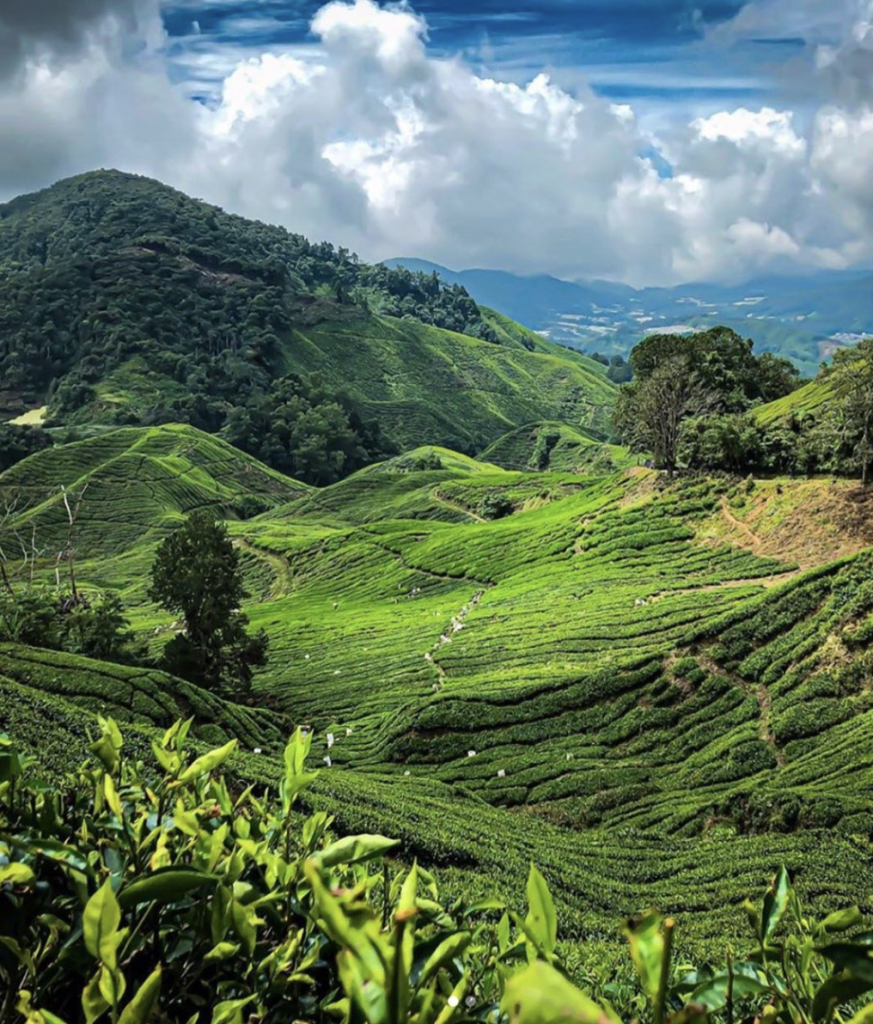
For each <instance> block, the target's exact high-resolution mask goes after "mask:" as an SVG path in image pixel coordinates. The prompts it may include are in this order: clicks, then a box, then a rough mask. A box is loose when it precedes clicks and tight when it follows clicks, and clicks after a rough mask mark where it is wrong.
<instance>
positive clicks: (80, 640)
mask: <svg viewBox="0 0 873 1024" xmlns="http://www.w3.org/2000/svg"><path fill="white" fill-rule="evenodd" d="M129 626H130V623H129V621H128V619H127V616H126V614H125V611H124V605H123V604H122V601H121V599H120V598H119V597H118V595H117V594H111V593H109V594H101V595H98V596H96V597H90V596H86V595H82V594H79V595H78V596H77V597H75V598H74V597H73V595H72V594H70V593H68V592H58V591H55V590H53V589H50V588H48V587H45V588H42V587H35V588H34V587H28V588H25V589H21V590H17V589H15V588H13V587H8V588H6V587H4V588H3V589H2V590H0V640H7V641H12V642H14V643H20V644H26V645H28V646H31V647H45V648H48V649H49V650H53V651H67V652H68V653H70V654H82V655H85V656H86V657H89V658H97V659H99V660H102V661H114V662H119V663H121V664H129V665H133V664H141V663H142V661H143V660H144V658H145V647H144V645H143V644H142V643H140V642H139V641H137V639H136V636H135V635H134V633H133V632H132V631H131V630H130V628H129Z"/></svg>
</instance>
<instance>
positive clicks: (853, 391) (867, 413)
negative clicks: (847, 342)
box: [817, 338, 873, 486]
mask: <svg viewBox="0 0 873 1024" xmlns="http://www.w3.org/2000/svg"><path fill="white" fill-rule="evenodd" d="M825 379H826V381H827V382H828V384H829V385H830V388H831V392H832V394H833V396H834V401H833V403H832V414H831V415H830V416H827V417H823V418H822V420H821V421H820V423H819V424H818V425H817V432H818V434H819V444H820V447H821V448H822V450H825V451H828V452H830V453H831V457H832V459H834V460H835V461H836V466H835V468H836V469H837V470H843V471H845V470H846V469H848V470H850V471H854V472H859V473H860V474H861V482H862V483H863V484H864V485H865V486H866V485H867V483H868V482H869V479H870V469H871V466H873V338H866V339H865V340H864V341H862V342H860V343H859V344H858V346H857V347H856V348H855V349H852V350H843V351H840V352H837V353H836V355H835V356H834V363H833V366H832V367H831V368H830V369H828V370H827V371H826V374H825Z"/></svg>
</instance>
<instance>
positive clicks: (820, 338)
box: [386, 258, 873, 376]
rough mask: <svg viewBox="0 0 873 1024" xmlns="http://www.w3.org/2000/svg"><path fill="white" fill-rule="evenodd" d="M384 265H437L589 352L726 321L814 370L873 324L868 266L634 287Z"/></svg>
mask: <svg viewBox="0 0 873 1024" xmlns="http://www.w3.org/2000/svg"><path fill="white" fill-rule="evenodd" d="M386 265H387V266H390V267H406V268H407V269H409V270H413V271H416V272H419V273H426V274H431V273H434V272H436V273H438V274H439V276H440V278H441V280H443V281H448V282H451V283H452V284H455V285H459V286H461V287H463V288H465V289H467V291H469V293H470V295H472V296H473V298H474V299H476V301H477V302H481V303H484V304H485V305H487V306H495V307H496V308H497V309H500V310H501V311H502V312H504V313H506V314H507V315H508V316H511V317H515V318H516V319H517V320H521V321H522V322H523V323H526V324H528V325H529V326H530V327H533V328H534V329H535V330H537V331H542V332H543V333H544V334H546V335H547V336H548V337H550V338H552V339H553V340H555V341H558V342H560V343H561V344H563V345H572V346H574V347H577V348H579V349H580V350H581V351H584V352H592V353H593V352H604V353H606V354H607V355H622V356H626V355H628V353H629V352H630V350H631V349H632V348H633V346H634V345H636V344H637V342H638V341H639V340H640V337H641V336H643V334H644V333H646V332H647V331H651V332H656V331H664V330H667V329H671V330H680V329H683V328H684V329H685V330H688V331H690V330H706V329H708V328H711V327H714V326H717V325H721V326H725V327H730V328H732V329H733V330H735V331H736V332H737V333H739V334H743V335H746V334H751V335H752V336H753V337H754V338H755V341H756V344H757V347H758V348H759V350H760V351H763V352H772V353H774V354H775V355H779V356H784V357H786V358H789V359H791V361H792V362H793V363H794V364H795V366H797V368H798V369H799V370H800V371H801V372H802V373H803V374H804V375H807V376H812V375H813V374H814V373H815V372H816V370H817V369H818V366H819V364H820V362H821V360H822V359H824V358H826V357H827V356H829V355H831V354H832V353H833V352H834V350H835V349H838V348H841V347H846V346H850V345H852V344H853V343H854V342H855V341H856V340H858V339H859V338H860V337H861V336H863V335H865V334H867V333H870V332H871V331H873V275H871V273H870V272H869V271H864V270H848V271H839V272H837V271H821V272H818V273H815V274H810V275H808V276H803V277H776V276H772V275H771V276H767V277H757V278H753V279H751V280H748V281H745V282H743V283H741V284H736V285H733V284H731V285H722V284H706V283H702V282H700V283H696V284H683V285H678V286H676V287H674V288H641V289H635V288H631V287H630V286H628V285H624V284H617V283H615V282H613V281H584V282H574V281H562V280H560V279H558V278H555V277H549V276H547V275H544V274H541V275H537V276H531V277H523V276H520V275H517V274H510V273H506V272H505V271H501V270H449V269H448V268H446V267H443V266H440V265H439V264H436V263H430V262H428V261H427V260H419V259H406V258H403V259H393V260H388V261H386Z"/></svg>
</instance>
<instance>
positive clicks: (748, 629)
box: [0, 427, 873, 951]
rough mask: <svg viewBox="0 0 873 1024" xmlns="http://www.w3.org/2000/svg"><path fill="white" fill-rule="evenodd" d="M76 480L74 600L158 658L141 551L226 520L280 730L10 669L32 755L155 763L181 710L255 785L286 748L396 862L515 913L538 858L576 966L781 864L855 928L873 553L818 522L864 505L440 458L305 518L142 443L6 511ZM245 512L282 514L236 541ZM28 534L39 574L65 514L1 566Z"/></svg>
mask: <svg viewBox="0 0 873 1024" xmlns="http://www.w3.org/2000/svg"><path fill="white" fill-rule="evenodd" d="M183 459H184V461H183ZM419 464H426V465H428V467H429V468H426V469H416V468H414V467H415V466H416V465H419ZM195 467H196V468H195ZM85 479H87V480H88V481H89V485H88V489H87V491H85V494H84V498H83V502H82V506H81V513H80V519H79V521H78V523H77V536H78V539H77V548H78V550H79V561H78V565H77V574H78V578H79V583H80V586H81V587H82V588H83V591H84V592H88V591H89V590H91V589H103V588H106V587H111V588H113V589H118V591H119V592H120V593H121V594H122V595H123V596H124V599H125V602H126V604H127V606H128V609H129V613H130V615H131V618H132V622H133V625H134V627H135V629H136V631H137V633H138V634H139V635H141V636H142V637H143V638H145V639H146V640H147V642H148V643H149V645H150V647H151V648H152V650H153V651H154V652H155V653H157V651H158V649H159V646H158V645H160V644H161V643H162V642H163V641H164V639H165V637H166V636H167V632H166V631H167V630H168V629H170V628H171V626H172V623H171V622H170V621H169V619H168V617H167V615H166V614H162V613H160V612H159V610H158V609H156V608H155V606H154V605H152V604H151V603H150V602H149V601H148V600H147V598H146V595H145V586H144V577H145V576H146V574H147V572H148V567H149V565H150V562H151V559H152V558H153V557H154V551H155V547H156V544H157V542H158V541H159V539H160V538H161V537H162V536H164V535H166V532H167V530H169V529H171V528H172V527H173V525H174V523H175V522H177V521H178V517H179V516H180V515H182V514H184V513H186V512H188V511H190V510H191V509H192V508H195V507H201V506H202V505H203V503H206V504H207V505H209V506H210V507H212V508H214V509H215V510H216V512H217V513H218V514H221V515H224V516H226V517H229V518H228V519H227V521H228V526H229V530H230V535H231V537H232V538H233V540H234V543H235V544H236V545H237V547H238V549H239V551H240V553H241V555H242V558H243V566H244V570H245V579H246V583H247V587H248V590H249V593H250V595H251V598H250V601H249V602H248V603H247V607H246V611H247V612H248V614H249V615H250V617H251V620H252V625H253V627H255V628H264V629H265V630H266V632H267V633H268V635H269V637H270V661H269V665H268V667H267V669H266V670H265V671H262V672H260V673H259V674H258V675H257V676H256V679H255V686H254V704H255V705H261V706H262V708H264V709H267V708H268V709H269V710H260V711H258V710H256V709H253V710H249V709H246V708H239V709H237V710H232V706H231V705H228V704H222V703H221V701H216V700H215V699H214V698H209V697H207V696H206V695H204V696H202V697H200V696H197V697H195V696H194V694H195V693H196V692H197V691H196V688H191V687H190V685H189V684H181V683H178V682H176V681H171V680H170V679H168V678H167V677H164V680H165V681H163V682H162V681H161V678H160V675H159V674H156V673H154V672H152V673H151V674H147V673H143V672H142V671H139V670H131V669H120V668H112V667H111V666H108V665H106V664H97V663H94V662H89V661H87V660H86V659H81V658H75V657H73V656H71V655H62V654H56V653H50V652H46V653H44V654H39V653H38V652H34V651H31V650H29V649H26V648H21V647H16V646H15V645H14V644H13V645H9V644H6V645H4V647H3V649H2V651H0V676H2V677H3V683H2V686H3V687H5V688H6V689H5V692H7V693H15V694H22V695H26V696H24V697H23V699H21V698H17V699H16V700H14V701H13V700H8V701H6V700H4V701H3V703H2V710H0V728H2V729H5V730H6V731H8V732H10V733H17V734H18V735H20V736H21V738H22V742H24V743H25V745H26V746H27V745H28V744H30V743H32V744H33V747H32V749H33V751H34V752H35V753H36V754H37V756H40V755H41V754H43V755H44V754H45V753H46V752H52V754H53V756H54V754H55V752H58V751H60V750H64V749H65V748H66V747H67V745H68V744H67V740H66V739H65V735H66V732H67V730H68V729H69V730H72V731H73V733H74V734H81V731H82V728H83V723H84V721H85V720H84V718H83V712H85V711H90V712H92V713H93V712H94V711H97V710H99V711H101V712H102V713H106V712H111V713H112V714H113V715H114V716H116V717H117V718H118V719H119V720H120V721H131V722H133V723H136V724H137V728H143V729H145V731H146V733H147V732H148V728H149V723H150V722H154V723H155V724H156V725H157V724H163V723H165V722H166V721H167V720H168V719H170V718H172V716H173V715H174V714H175V713H176V712H175V711H174V707H179V708H180V711H181V713H183V714H193V715H194V717H195V722H196V723H197V724H196V726H195V728H196V729H197V732H198V735H201V736H202V737H203V738H204V739H206V738H208V739H210V740H212V741H213V742H218V741H220V740H221V739H222V738H223V737H229V736H237V737H239V738H240V740H241V742H242V748H241V751H240V754H239V755H237V757H236V759H235V770H236V771H238V772H240V773H241V774H242V775H243V776H244V777H249V776H250V777H252V778H257V777H262V776H264V773H266V775H267V776H269V774H270V772H271V770H272V769H271V767H270V766H271V764H274V763H275V761H276V758H278V756H279V754H280V752H281V746H282V743H283V739H282V737H283V735H286V734H287V730H288V729H289V728H291V727H292V726H294V725H304V726H306V727H307V728H309V729H311V730H313V734H314V737H315V739H314V750H313V753H314V760H315V761H316V762H318V761H320V760H322V759H323V758H324V759H327V758H328V756H329V762H328V761H327V760H325V761H324V763H323V764H322V766H321V773H320V777H319V780H318V782H317V783H316V785H315V788H314V790H313V793H312V796H311V798H310V799H311V801H312V806H313V807H324V808H327V809H330V811H331V813H333V814H335V815H337V820H338V822H339V823H340V825H341V827H342V828H343V829H344V830H347V831H377V832H381V833H383V834H386V835H390V836H392V837H395V838H399V839H401V840H402V843H403V850H404V855H405V856H407V857H412V856H416V855H417V856H418V857H419V858H421V859H422V860H424V861H425V862H426V863H428V864H432V865H435V866H438V867H439V868H440V869H441V876H442V877H443V880H444V883H445V884H449V885H450V886H452V887H457V890H458V891H464V892H476V893H480V894H482V895H487V894H488V893H490V892H491V891H493V890H500V891H509V892H512V891H515V890H517V888H518V886H519V885H520V880H521V878H522V876H523V875H524V873H525V871H526V864H527V862H528V861H529V860H530V859H531V858H533V859H534V860H535V861H536V863H537V864H538V865H539V866H540V867H541V869H542V870H543V871H544V872H545V873H546V876H547V877H548V879H549V881H550V883H551V884H552V885H553V887H554V890H555V896H556V899H558V900H559V904H560V908H561V911H560V912H561V921H562V934H565V935H567V936H574V935H575V936H579V937H581V936H592V935H594V936H601V937H602V938H603V939H604V940H606V939H607V937H608V936H609V934H611V933H612V930H613V929H614V928H616V927H617V924H618V922H619V920H620V919H621V917H623V916H625V915H627V914H629V913H631V912H633V911H634V909H636V908H638V907H639V906H640V905H641V904H642V903H643V902H644V901H656V902H657V903H659V904H660V905H662V906H664V907H669V908H670V909H671V911H672V912H674V913H676V914H677V915H680V917H681V920H682V924H683V933H682V934H683V938H682V941H683V942H684V943H686V944H687V945H686V946H683V948H687V949H688V950H689V951H695V950H700V949H707V948H708V943H709V942H711V941H713V940H714V939H715V938H716V937H717V936H718V937H723V936H724V934H726V931H725V930H726V929H727V931H731V929H732V928H734V927H736V925H737V921H736V917H735V913H734V907H735V904H736V902H737V900H739V898H740V896H741V895H742V893H743V892H744V891H746V890H747V889H748V888H749V887H750V886H752V885H753V884H755V883H756V882H758V881H760V879H763V878H765V877H766V876H767V874H768V872H770V871H771V870H774V868H775V867H778V865H779V863H783V862H784V863H786V864H787V865H788V866H790V867H791V868H792V869H794V870H795V871H796V873H797V878H798V882H799V884H800V886H801V888H802V890H803V892H804V896H805V898H807V899H810V900H811V901H812V902H813V904H814V905H818V904H819V903H821V904H822V905H824V904H827V903H833V901H834V900H837V901H839V900H841V899H852V900H862V901H865V900H866V895H865V892H866V891H869V889H868V888H867V887H865V884H864V881H863V880H864V879H866V878H867V876H868V872H869V866H868V862H867V857H866V853H865V847H864V844H863V843H861V842H860V841H859V840H858V838H857V837H858V835H859V834H861V833H866V832H867V831H868V830H869V829H870V827H871V825H873V821H871V820H870V815H869V809H868V808H869V801H868V798H867V795H866V794H867V792H868V790H869V785H870V772H871V766H873V758H871V756H870V755H869V754H868V753H865V751H866V750H867V748H868V746H869V741H868V739H867V737H868V736H869V735H870V716H871V714H873V704H871V700H873V694H871V691H870V688H869V682H870V679H871V678H873V675H871V673H870V670H869V659H870V642H871V637H873V634H871V630H870V623H871V622H873V589H871V583H870V582H869V580H870V573H869V565H868V561H869V555H868V554H865V553H864V549H865V548H866V547H867V546H868V545H869V543H870V538H869V536H868V534H867V528H866V521H865V520H860V519H859V520H858V522H857V524H856V525H855V526H854V527H848V528H844V529H843V530H841V531H840V533H839V535H836V534H835V533H834V532H833V531H832V530H830V529H829V527H828V524H827V522H822V523H821V524H819V525H816V521H815V519H814V517H812V516H810V515H808V514H806V513H808V512H809V506H810V501H811V496H812V494H813V493H814V494H816V495H818V496H819V498H820V500H821V501H823V502H825V501H830V502H831V503H832V504H833V507H837V506H838V505H839V503H840V502H841V501H842V502H850V501H851V495H850V488H851V486H852V485H849V484H847V485H844V486H843V485H833V486H832V485H828V484H827V483H826V482H824V481H821V482H814V483H813V482H810V483H804V482H802V481H790V480H785V479H783V480H779V481H763V482H761V483H759V484H756V485H755V486H754V487H751V488H749V487H747V485H739V484H736V483H733V484H731V483H730V482H729V481H724V482H721V483H719V482H716V481H713V480H709V481H706V480H697V481H694V480H687V481H680V482H677V483H675V484H672V485H671V484H668V483H667V482H666V481H665V480H663V479H661V478H659V476H658V474H656V473H655V472H653V471H651V470H645V469H634V470H631V471H621V470H619V471H616V472H613V473H611V474H607V475H605V476H585V475H579V474H568V473H560V472H548V471H546V472H540V473H533V472H519V471H516V470H505V469H502V468H500V467H499V466H495V465H493V464H488V463H486V462H479V461H476V460H474V459H470V458H468V457H464V456H459V455H456V454H454V453H451V452H450V451H448V450H445V449H436V448H434V449H420V450H418V451H417V452H413V453H411V454H409V455H407V456H404V457H398V458H397V459H395V460H394V462H393V463H392V462H390V461H389V462H387V463H384V464H380V465H376V466H372V467H369V468H367V469H365V470H362V471H360V472H359V473H357V474H354V475H352V476H351V477H349V478H347V479H346V480H344V481H342V482H340V483H338V484H335V485H333V486H331V487H328V488H322V489H317V490H316V489H312V488H306V487H302V486H301V485H299V484H296V483H295V482H294V481H291V480H286V479H281V478H280V477H279V475H278V474H275V473H271V472H269V471H267V470H265V469H264V468H262V467H261V468H259V467H258V466H257V464H255V463H252V462H251V461H249V460H247V459H246V458H245V457H244V456H242V455H241V453H234V452H233V450H232V449H229V448H227V447H224V446H220V445H218V444H217V442H216V441H215V440H213V439H211V438H209V437H208V436H206V435H204V434H202V433H200V432H198V431H196V430H194V429H192V428H181V427H162V428H152V429H148V430H144V431H143V430H137V429H135V428H127V429H124V430H121V431H116V432H113V433H109V434H106V435H105V436H102V437H100V438H95V439H94V440H91V441H83V442H78V443H75V444H72V445H63V446H56V447H54V448H52V449H50V450H49V451H47V452H44V453H41V454H38V455H36V456H32V457H31V458H30V459H29V460H26V461H25V462H23V463H20V464H19V465H18V466H17V467H15V468H14V469H13V470H10V471H8V472H7V473H6V474H4V475H3V476H0V497H2V498H4V499H6V498H8V496H9V495H10V494H12V493H13V492H17V490H18V487H19V485H20V481H23V480H27V481H33V483H30V484H29V486H30V487H31V488H32V489H37V488H38V489H42V490H44V491H45V492H52V491H54V492H57V489H58V488H59V487H60V485H61V484H63V485H64V486H66V487H68V488H69V489H70V491H71V493H75V489H76V487H77V486H79V487H81V486H82V481H84V480H85ZM37 481H38V483H36V482H37ZM183 481H185V482H184V484H183ZM195 482H196V484H197V486H193V484H194V483H195ZM253 489H256V490H257V491H258V493H260V494H261V495H263V496H264V500H268V501H270V502H271V503H272V505H273V507H272V508H271V509H270V510H268V511H266V512H263V513H261V514H259V515H257V516H255V518H253V519H248V520H240V519H239V518H238V517H237V513H236V512H235V511H234V509H235V507H236V506H238V503H239V495H240V494H242V493H247V494H251V493H252V491H253ZM104 495H106V497H105V498H104ZM110 496H111V501H110V500H109V499H110ZM497 498H501V499H504V500H505V502H506V504H505V505H504V504H498V505H497V507H500V508H502V509H504V513H503V514H502V516H501V517H500V518H498V519H495V520H487V519H486V518H485V516H483V515H481V514H480V513H481V511H483V510H487V509H488V508H489V507H494V503H495V500H496V499H497ZM823 508H824V507H823ZM800 510H803V515H804V518H803V522H804V524H805V529H806V532H807V533H808V534H809V535H810V536H813V535H814V536H815V538H816V543H815V544H814V545H811V544H810V543H808V540H809V538H807V537H802V536H799V535H798V534H799V531H798V529H797V527H796V525H795V524H796V523H797V521H798V520H797V517H798V516H799V515H801V511H800ZM25 525H26V526H27V528H31V527H35V528H36V530H37V531H38V533H39V535H40V536H44V537H45V538H46V540H48V539H49V538H52V537H55V540H54V543H55V546H57V545H58V544H59V543H60V540H59V539H58V536H59V535H60V534H62V533H63V529H64V523H63V517H62V516H61V515H60V512H59V508H58V501H57V499H55V500H54V501H51V500H45V501H41V502H38V503H37V504H36V505H35V506H34V508H33V509H32V510H31V511H27V512H24V513H22V519H21V522H20V523H19V524H18V525H17V526H16V524H15V521H14V520H13V521H12V523H10V524H7V527H6V532H5V533H4V536H9V531H13V530H16V529H22V528H24V527H25ZM50 572H51V570H49V569H48V567H47V569H46V582H47V583H48V582H49V581H50V580H49V574H50ZM131 685H132V686H133V687H134V690H133V691H132V692H133V693H135V694H137V696H136V697H134V698H133V699H131V697H130V696H126V695H125V694H126V693H130V692H131V691H129V690H127V689H126V688H127V687H129V686H131ZM185 687H187V688H188V689H187V690H186V689H185ZM189 691H190V692H189ZM159 694H163V695H162V696H158V695H159ZM174 694H176V695H177V696H176V697H174V696H173V695H174ZM174 699H177V700H178V701H179V702H181V703H180V704H177V705H173V704H172V700H174ZM168 700H169V701H170V702H171V703H169V704H168V703H167V701H168ZM282 723H286V724H282ZM328 734H331V735H333V736H335V737H336V741H335V744H334V745H332V746H331V747H328V746H327V744H326V742H325V737H326V736H328ZM256 747H257V748H258V751H259V753H253V751H254V750H255V748H256ZM246 751H247V752H246ZM317 751H320V752H319V753H316V752H317ZM328 764H329V767H328ZM821 829H827V830H828V840H827V844H826V850H825V849H824V848H823V847H822V846H821V844H820V839H819V838H818V837H819V836H820V834H821V833H820V830H821ZM655 851H657V853H655ZM608 947H609V942H607V948H608Z"/></svg>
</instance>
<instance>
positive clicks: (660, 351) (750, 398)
mask: <svg viewBox="0 0 873 1024" xmlns="http://www.w3.org/2000/svg"><path fill="white" fill-rule="evenodd" d="M752 348H753V342H752V341H751V340H750V339H743V338H741V337H740V336H739V335H738V334H737V333H736V332H735V331H732V330H730V329H729V328H727V327H714V328H712V329H711V330H708V331H701V332H699V333H697V334H692V335H682V334H650V335H648V337H646V338H645V339H644V340H643V341H641V342H640V343H639V344H638V345H637V346H636V347H635V348H634V349H633V350H632V352H631V355H630V365H631V367H632V369H633V374H634V378H635V379H636V380H639V381H645V380H647V379H648V378H649V377H651V376H652V375H653V374H654V373H655V372H656V371H657V370H658V368H659V367H663V366H664V365H665V364H667V363H672V362H674V361H675V360H681V361H683V362H684V363H685V365H687V368H688V370H689V371H690V372H692V373H694V374H696V375H697V377H698V378H699V380H700V383H701V385H702V386H703V388H704V389H705V390H706V391H707V392H708V393H709V394H711V395H712V396H713V397H714V399H715V401H716V403H717V408H718V409H719V411H722V412H742V411H744V410H745V409H748V408H749V407H750V406H751V405H753V404H755V403H757V402H770V401H774V400H776V399H779V398H782V397H783V396H784V395H787V394H790V393H791V392H792V391H794V390H795V389H796V388H797V386H798V383H799V377H800V375H799V373H798V371H797V370H796V369H795V368H794V367H793V366H792V364H791V363H790V362H789V361H788V360H787V359H781V358H779V357H777V356H774V355H773V354H772V353H764V354H763V355H761V356H755V355H754V354H753V351H752Z"/></svg>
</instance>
